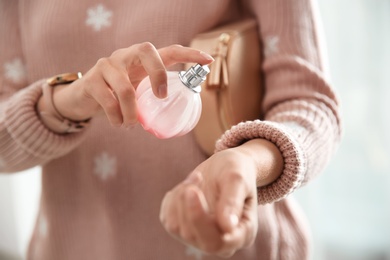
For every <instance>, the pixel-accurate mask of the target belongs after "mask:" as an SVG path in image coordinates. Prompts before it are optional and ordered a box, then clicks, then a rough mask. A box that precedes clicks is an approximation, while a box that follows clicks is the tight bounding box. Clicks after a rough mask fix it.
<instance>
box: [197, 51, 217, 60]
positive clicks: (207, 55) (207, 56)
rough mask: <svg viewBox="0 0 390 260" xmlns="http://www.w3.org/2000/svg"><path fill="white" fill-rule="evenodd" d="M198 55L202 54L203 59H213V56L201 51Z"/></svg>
mask: <svg viewBox="0 0 390 260" xmlns="http://www.w3.org/2000/svg"><path fill="white" fill-rule="evenodd" d="M200 55H202V56H203V57H204V58H205V59H207V60H209V61H214V58H213V57H212V56H211V55H209V54H207V53H205V52H203V51H201V52H200Z"/></svg>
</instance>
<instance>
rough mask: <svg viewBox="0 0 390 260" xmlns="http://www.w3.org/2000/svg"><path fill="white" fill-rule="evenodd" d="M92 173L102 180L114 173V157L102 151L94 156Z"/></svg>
mask: <svg viewBox="0 0 390 260" xmlns="http://www.w3.org/2000/svg"><path fill="white" fill-rule="evenodd" d="M94 162H95V168H94V173H95V174H96V175H97V176H99V178H100V179H101V180H103V181H105V180H107V179H108V178H110V177H113V176H115V174H116V158H115V157H113V156H110V155H109V154H108V153H106V152H103V153H101V154H100V155H99V156H97V157H96V158H95V161H94Z"/></svg>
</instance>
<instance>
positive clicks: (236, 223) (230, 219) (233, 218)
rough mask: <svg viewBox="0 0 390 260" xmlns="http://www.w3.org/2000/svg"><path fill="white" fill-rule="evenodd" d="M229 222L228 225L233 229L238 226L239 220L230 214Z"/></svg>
mask: <svg viewBox="0 0 390 260" xmlns="http://www.w3.org/2000/svg"><path fill="white" fill-rule="evenodd" d="M229 221H230V223H231V224H232V226H233V227H235V226H237V225H238V221H239V219H238V217H237V215H235V214H230V216H229Z"/></svg>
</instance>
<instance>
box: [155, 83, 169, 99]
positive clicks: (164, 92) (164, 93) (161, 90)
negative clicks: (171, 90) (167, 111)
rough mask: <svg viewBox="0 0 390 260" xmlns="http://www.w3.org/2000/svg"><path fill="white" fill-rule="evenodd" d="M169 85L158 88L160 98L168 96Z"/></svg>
mask: <svg viewBox="0 0 390 260" xmlns="http://www.w3.org/2000/svg"><path fill="white" fill-rule="evenodd" d="M167 90H168V89H167V85H166V84H162V85H160V86H159V87H158V89H157V91H158V96H159V97H160V98H165V97H166V96H167V92H168V91H167Z"/></svg>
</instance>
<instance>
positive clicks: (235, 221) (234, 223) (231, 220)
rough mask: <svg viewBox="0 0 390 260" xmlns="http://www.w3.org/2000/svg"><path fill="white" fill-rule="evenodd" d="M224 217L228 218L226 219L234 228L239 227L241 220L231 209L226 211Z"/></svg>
mask: <svg viewBox="0 0 390 260" xmlns="http://www.w3.org/2000/svg"><path fill="white" fill-rule="evenodd" d="M224 215H225V216H226V218H227V219H228V221H229V223H230V224H231V226H232V227H235V226H237V225H238V222H239V218H238V216H237V215H236V214H234V213H232V210H231V209H226V210H225V212H224Z"/></svg>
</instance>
